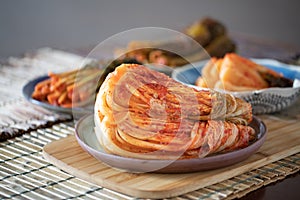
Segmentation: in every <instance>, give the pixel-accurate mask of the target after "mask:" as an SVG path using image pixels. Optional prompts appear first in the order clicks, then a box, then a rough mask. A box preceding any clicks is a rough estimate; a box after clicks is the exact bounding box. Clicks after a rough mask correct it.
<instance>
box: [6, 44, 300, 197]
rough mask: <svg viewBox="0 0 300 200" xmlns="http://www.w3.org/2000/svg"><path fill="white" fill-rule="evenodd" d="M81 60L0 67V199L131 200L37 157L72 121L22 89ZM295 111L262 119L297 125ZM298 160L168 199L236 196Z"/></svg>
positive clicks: (24, 61) (22, 61)
mask: <svg viewBox="0 0 300 200" xmlns="http://www.w3.org/2000/svg"><path fill="white" fill-rule="evenodd" d="M81 60H82V57H80V56H78V55H75V54H72V53H68V52H64V51H58V50H53V49H49V48H44V49H40V50H38V51H36V52H35V53H32V54H29V55H26V56H25V57H22V58H9V59H8V61H7V62H6V63H3V64H1V66H0V74H1V76H0V83H1V87H0V96H1V98H0V135H5V134H6V135H7V133H8V134H11V133H12V134H13V135H11V136H10V135H9V138H10V139H7V140H5V141H2V142H1V143H0V163H1V165H0V168H1V170H0V180H1V181H0V198H1V199H13V198H15V199H135V198H134V197H130V196H127V195H124V194H121V193H117V192H114V191H111V190H108V189H106V188H102V187H99V186H96V185H94V184H91V183H88V182H85V181H83V180H81V179H78V178H76V177H74V176H71V175H70V174H68V173H66V172H64V171H61V170H60V169H58V168H56V167H55V166H53V165H52V164H49V163H48V162H46V161H45V160H44V159H43V158H42V148H43V146H44V145H46V144H47V143H49V142H52V141H54V140H58V139H60V138H63V137H66V136H68V135H70V134H73V132H74V128H73V127H74V122H73V121H72V120H71V116H68V115H61V114H57V113H53V112H51V111H48V110H46V109H43V108H40V107H36V106H33V105H32V104H29V103H28V102H26V101H25V100H24V98H23V96H22V92H21V91H22V87H23V85H24V84H25V83H26V82H28V81H29V80H31V79H32V78H35V77H38V76H41V75H45V74H47V72H48V71H49V70H51V71H65V70H69V69H73V68H74V67H76V65H77V64H78V62H81ZM299 104H300V103H299V102H298V105H297V106H296V108H298V107H299ZM294 108H295V107H294ZM294 108H291V109H287V110H286V111H284V112H281V113H278V114H276V115H274V116H268V115H267V116H262V118H263V119H264V120H269V119H271V118H274V117H275V118H278V119H280V120H287V121H289V122H290V123H297V121H298V120H299V119H300V114H299V113H300V112H299V109H294ZM45 116H46V117H45ZM50 119H51V120H50ZM61 120H63V121H64V122H60V121H61ZM28 124H29V125H28ZM8 130H9V131H8ZM5 131H6V133H5ZM16 133H18V134H16ZM11 137H14V138H11ZM299 160H300V154H299V153H297V154H295V155H292V156H289V157H287V158H284V159H282V160H279V161H277V162H274V163H272V164H269V165H266V166H264V167H261V168H259V169H257V170H252V171H249V172H247V173H245V174H242V175H239V176H236V177H234V178H232V179H228V180H226V181H223V182H220V183H217V184H214V185H211V186H207V187H204V188H202V189H199V190H197V191H194V192H190V193H188V194H185V195H181V196H179V197H176V198H172V199H233V198H236V197H241V196H243V195H245V194H247V193H249V192H250V191H253V190H256V189H257V188H260V187H262V186H264V185H267V184H270V183H272V182H275V181H277V180H279V179H283V178H285V177H286V176H288V175H289V174H294V173H296V172H298V171H299V168H300V167H299V166H300V161H299Z"/></svg>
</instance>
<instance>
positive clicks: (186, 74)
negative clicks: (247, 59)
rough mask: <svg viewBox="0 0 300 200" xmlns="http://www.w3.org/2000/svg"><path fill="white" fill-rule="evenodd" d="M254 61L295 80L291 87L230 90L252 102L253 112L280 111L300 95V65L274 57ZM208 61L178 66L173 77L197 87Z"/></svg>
mask: <svg viewBox="0 0 300 200" xmlns="http://www.w3.org/2000/svg"><path fill="white" fill-rule="evenodd" d="M252 60H253V61H254V62H256V63H258V64H260V65H263V66H265V67H267V68H270V69H272V70H274V71H276V72H278V73H281V74H283V76H285V77H286V78H289V79H292V80H294V82H295V83H294V86H293V87H289V88H277V87H276V88H275V87H274V88H267V89H261V90H253V91H245V92H231V91H230V92H229V91H223V92H227V93H230V94H233V95H234V96H236V97H239V98H242V99H244V100H245V101H247V102H249V103H251V105H252V108H253V114H267V113H273V112H278V111H281V110H283V109H285V108H286V107H288V106H290V105H292V104H293V103H295V102H296V101H297V99H298V98H299V97H300V81H299V80H300V66H294V65H287V64H284V63H280V62H278V61H276V60H272V59H252ZM207 62H208V61H207V60H206V61H200V62H197V63H191V64H189V65H186V66H183V67H181V68H177V69H176V70H174V71H173V73H172V78H173V79H175V80H176V81H178V82H181V83H183V84H185V85H188V86H191V87H195V88H196V89H201V88H200V87H197V86H195V82H196V80H197V78H198V77H199V76H201V70H202V68H203V67H204V66H205V64H206V63H207Z"/></svg>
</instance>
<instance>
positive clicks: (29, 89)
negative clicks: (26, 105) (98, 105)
mask: <svg viewBox="0 0 300 200" xmlns="http://www.w3.org/2000/svg"><path fill="white" fill-rule="evenodd" d="M47 78H49V77H48V76H41V77H38V78H35V79H33V80H31V81H29V82H28V83H27V84H26V85H24V87H23V96H24V97H25V99H26V100H27V101H29V102H31V103H33V104H35V105H38V106H41V107H44V108H46V109H49V110H52V111H55V112H61V113H68V114H73V115H74V116H75V118H79V117H80V116H84V115H86V114H88V113H93V108H89V107H87V108H86V107H74V108H64V107H60V106H54V105H51V104H49V103H47V102H42V101H38V100H36V99H33V98H32V97H31V95H32V93H33V91H34V87H35V85H36V84H38V83H39V82H41V81H43V80H46V79H47Z"/></svg>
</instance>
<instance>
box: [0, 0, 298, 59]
mask: <svg viewBox="0 0 300 200" xmlns="http://www.w3.org/2000/svg"><path fill="white" fill-rule="evenodd" d="M299 8H300V1H298V0H289V1H282V0H251V1H240V0H226V1H211V0H202V1H201V0H185V1H182V0H163V1H162V0H152V1H146V0H122V1H120V0H119V1H118V0H99V1H96V0H88V1H84V0H62V1H60V0H52V1H50V0H49V1H46V0H26V1H18V0H2V1H0V58H6V57H9V56H19V55H22V54H23V53H24V52H26V51H30V50H34V49H37V48H41V47H52V48H58V49H77V48H82V47H93V46H95V45H97V44H98V43H100V42H102V41H103V40H105V39H107V38H108V37H110V36H112V35H114V34H117V33H119V32H122V31H125V30H129V29H132V28H137V27H147V26H153V27H164V28H171V29H175V30H180V29H182V28H184V27H186V26H187V25H190V24H191V23H193V22H195V21H196V20H199V19H201V18H203V17H205V16H210V17H212V18H215V19H217V20H220V21H221V22H222V23H224V25H225V26H226V27H227V29H228V30H229V32H233V33H244V34H246V35H249V36H251V37H252V36H253V37H257V38H261V39H264V40H268V41H269V42H271V43H273V42H274V43H275V42H278V43H281V44H289V45H293V46H297V47H300V39H299V36H300V17H299Z"/></svg>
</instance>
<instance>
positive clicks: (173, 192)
mask: <svg viewBox="0 0 300 200" xmlns="http://www.w3.org/2000/svg"><path fill="white" fill-rule="evenodd" d="M69 137H75V136H74V135H71V136H68V137H66V138H62V139H60V140H57V141H53V142H51V143H48V144H47V145H45V146H44V148H43V152H42V154H43V157H44V159H45V160H47V161H48V162H50V163H51V164H53V165H55V166H57V167H58V168H60V169H62V170H64V171H65V172H67V173H69V174H71V175H73V176H75V177H78V178H80V179H83V180H85V181H88V182H92V183H93V184H96V185H98V186H101V187H104V188H107V189H110V190H113V191H117V192H120V193H123V194H126V195H129V196H133V197H138V198H171V197H176V196H179V195H183V194H186V193H188V192H192V191H195V190H198V189H201V188H203V187H206V186H209V185H212V184H216V183H218V182H221V181H224V180H228V179H230V178H233V177H235V176H238V175H240V174H243V173H245V172H239V170H236V168H234V167H232V166H231V169H230V170H231V171H232V173H229V174H230V175H226V174H228V172H227V171H224V172H222V174H225V176H224V177H223V178H222V179H220V178H219V179H218V180H217V181H216V180H215V179H213V178H212V177H209V178H207V180H208V181H207V182H206V184H203V183H201V184H197V180H195V184H193V186H192V187H191V185H186V186H184V187H183V186H180V185H179V186H177V187H173V188H171V189H165V190H157V191H149V190H142V189H139V188H132V187H128V186H127V187H124V186H123V185H122V186H118V185H116V184H115V183H114V182H111V181H109V180H102V181H99V180H96V179H94V178H93V177H92V176H91V175H89V174H88V173H86V172H83V171H81V170H78V169H76V168H74V167H72V166H70V165H68V164H66V163H64V162H62V161H60V160H58V159H56V158H55V157H53V156H52V155H50V154H48V153H47V151H46V150H47V148H48V147H49V146H50V145H52V144H53V143H55V142H62V141H61V140H68V139H69ZM78 145H79V144H78ZM80 148H81V147H80ZM83 151H84V150H83ZM298 152H300V145H296V146H294V147H293V148H290V149H288V150H286V151H282V152H279V153H277V154H274V155H272V156H270V157H266V158H262V159H260V160H258V161H256V162H252V163H248V164H247V170H246V171H250V170H253V169H257V168H259V167H262V166H265V165H267V164H270V163H272V162H275V161H277V160H280V159H282V158H285V157H288V156H290V155H293V154H295V153H298ZM256 153H259V151H258V152H256ZM87 154H88V153H87ZM99 162H100V161H99ZM241 167H242V166H241ZM114 170H116V169H114ZM244 171H245V170H244ZM124 173H127V172H124ZM201 181H203V179H202V180H201Z"/></svg>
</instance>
